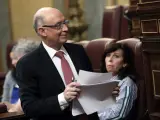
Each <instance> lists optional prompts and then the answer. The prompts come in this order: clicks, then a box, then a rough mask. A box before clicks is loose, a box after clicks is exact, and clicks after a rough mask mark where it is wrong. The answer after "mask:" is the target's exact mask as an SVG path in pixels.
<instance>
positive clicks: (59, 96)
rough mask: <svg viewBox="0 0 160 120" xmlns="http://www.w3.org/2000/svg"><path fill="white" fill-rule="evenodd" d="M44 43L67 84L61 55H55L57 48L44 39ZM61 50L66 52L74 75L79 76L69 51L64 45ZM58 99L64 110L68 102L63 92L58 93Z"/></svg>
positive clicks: (65, 54) (66, 57)
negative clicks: (48, 44)
mask: <svg viewBox="0 0 160 120" xmlns="http://www.w3.org/2000/svg"><path fill="white" fill-rule="evenodd" d="M42 44H43V46H44V48H45V49H46V51H47V53H48V55H49V56H50V58H51V59H52V61H53V63H54V65H55V66H56V68H57V70H58V72H59V74H60V76H61V78H62V80H63V83H64V85H65V86H66V83H65V80H64V75H63V72H62V66H61V59H60V58H59V57H57V56H55V54H56V52H57V50H55V49H53V48H51V47H49V46H47V45H46V44H45V43H44V42H43V41H42ZM59 51H63V52H64V57H65V59H66V60H67V61H68V63H69V65H70V67H71V70H72V72H73V76H74V78H77V76H78V75H77V71H76V69H75V67H74V65H73V62H72V60H71V58H70V56H69V54H68V53H67V51H66V49H65V48H64V47H63V46H62V47H61V49H60V50H59ZM58 101H59V104H60V107H61V110H64V109H65V108H66V107H67V106H68V102H67V101H66V100H65V98H64V94H63V92H62V93H60V94H59V95H58Z"/></svg>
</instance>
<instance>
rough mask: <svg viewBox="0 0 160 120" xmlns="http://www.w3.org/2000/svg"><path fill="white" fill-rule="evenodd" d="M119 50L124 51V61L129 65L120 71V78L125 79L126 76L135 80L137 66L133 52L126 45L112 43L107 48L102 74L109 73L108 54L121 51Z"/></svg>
mask: <svg viewBox="0 0 160 120" xmlns="http://www.w3.org/2000/svg"><path fill="white" fill-rule="evenodd" d="M119 49H120V50H122V51H123V61H124V63H126V64H127V65H126V66H125V67H122V68H121V69H120V70H119V72H118V78H119V79H123V78H125V77H126V76H130V77H131V78H132V79H135V66H134V55H133V52H132V50H131V49H130V48H129V47H128V46H126V45H125V44H121V43H112V44H110V45H109V46H107V47H106V49H105V52H104V54H103V56H102V61H101V72H107V69H106V63H105V58H106V56H107V54H109V53H111V52H114V51H116V50H119Z"/></svg>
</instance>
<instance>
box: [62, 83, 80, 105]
mask: <svg viewBox="0 0 160 120" xmlns="http://www.w3.org/2000/svg"><path fill="white" fill-rule="evenodd" d="M80 91H81V90H80V84H79V83H77V82H71V83H70V84H68V85H67V86H66V88H65V90H64V93H63V94H64V98H65V99H66V101H67V102H70V101H72V100H74V99H75V98H77V97H78V96H79V94H80Z"/></svg>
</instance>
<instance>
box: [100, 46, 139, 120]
mask: <svg viewBox="0 0 160 120" xmlns="http://www.w3.org/2000/svg"><path fill="white" fill-rule="evenodd" d="M101 71H102V72H112V75H113V78H112V79H117V80H121V81H120V82H119V84H118V87H119V95H118V96H117V97H116V103H115V104H112V105H110V106H106V107H105V108H104V109H102V110H100V111H98V116H99V119H100V120H110V119H112V120H119V119H122V118H125V117H126V116H127V115H128V114H129V112H130V110H131V109H132V107H133V104H134V100H135V99H136V98H137V86H136V84H135V80H136V74H135V69H134V62H133V54H132V51H131V50H130V49H129V48H128V47H127V46H125V45H123V44H120V43H114V44H111V45H110V46H107V49H106V50H105V52H104V55H103V57H102V64H101Z"/></svg>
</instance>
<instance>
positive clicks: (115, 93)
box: [112, 86, 120, 97]
mask: <svg viewBox="0 0 160 120" xmlns="http://www.w3.org/2000/svg"><path fill="white" fill-rule="evenodd" d="M119 89H120V87H119V86H117V87H115V88H114V89H113V92H112V95H113V96H114V97H117V96H118V95H119Z"/></svg>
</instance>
